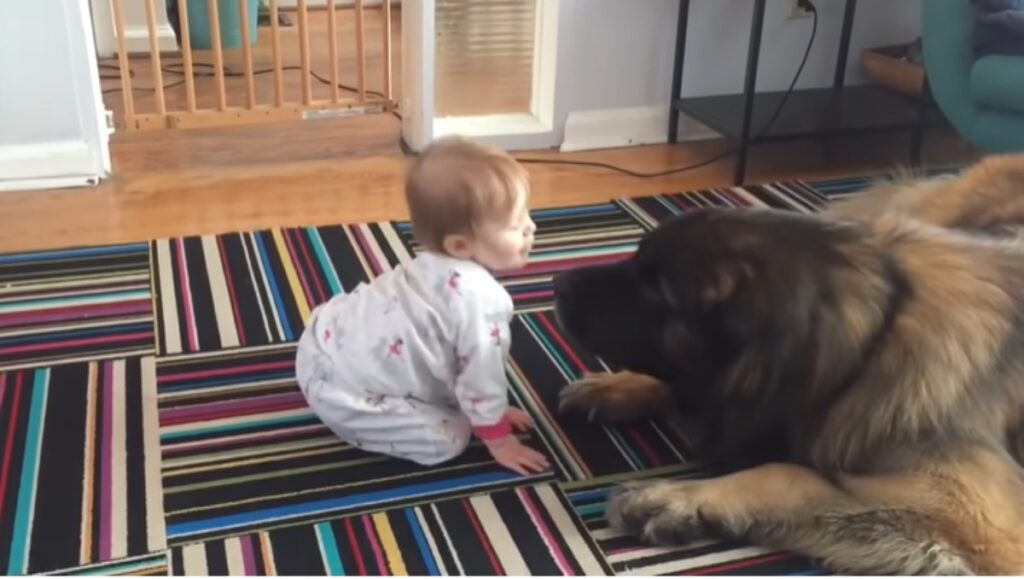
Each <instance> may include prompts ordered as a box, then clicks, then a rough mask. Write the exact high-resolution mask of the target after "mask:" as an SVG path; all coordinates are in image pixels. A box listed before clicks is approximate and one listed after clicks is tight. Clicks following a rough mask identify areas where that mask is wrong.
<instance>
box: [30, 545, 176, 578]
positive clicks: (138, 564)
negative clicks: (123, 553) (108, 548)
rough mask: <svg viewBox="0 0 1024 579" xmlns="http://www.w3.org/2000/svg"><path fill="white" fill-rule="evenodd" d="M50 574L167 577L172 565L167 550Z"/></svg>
mask: <svg viewBox="0 0 1024 579" xmlns="http://www.w3.org/2000/svg"><path fill="white" fill-rule="evenodd" d="M47 574H48V575H61V576H68V577H84V576H101V577H139V576H148V577H167V576H168V575H170V567H168V564H167V552H166V551H164V552H160V553H155V554H152V555H144V556H142V557H129V558H126V559H118V560H116V561H112V562H109V563H100V564H98V565H87V566H85V567H76V568H74V569H68V570H64V569H62V570H59V571H54V572H52V573H47Z"/></svg>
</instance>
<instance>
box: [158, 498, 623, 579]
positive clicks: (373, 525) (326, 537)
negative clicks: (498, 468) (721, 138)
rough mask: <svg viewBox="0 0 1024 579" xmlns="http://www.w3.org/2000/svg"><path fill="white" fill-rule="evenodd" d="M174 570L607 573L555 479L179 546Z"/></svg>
mask: <svg viewBox="0 0 1024 579" xmlns="http://www.w3.org/2000/svg"><path fill="white" fill-rule="evenodd" d="M171 561H172V563H171V566H172V571H173V572H174V573H175V574H177V575H193V576H196V575H246V576H250V575H378V576H380V575H414V576H425V575H430V576H435V575H477V576H480V575H484V576H491V575H519V576H547V575H607V574H609V571H610V569H608V567H606V565H605V564H604V562H603V559H602V558H601V556H600V555H599V554H598V553H597V549H596V545H595V544H594V542H593V540H592V539H591V538H590V537H589V536H588V535H587V533H586V532H585V529H584V527H583V525H582V523H581V522H580V521H579V520H578V519H577V518H576V517H575V516H573V514H572V508H571V507H570V505H569V503H568V501H567V500H566V499H565V497H564V495H562V493H561V491H560V490H559V489H558V488H557V487H556V486H554V485H550V484H545V485H538V486H535V487H531V488H519V489H510V490H504V491H498V492H495V493H491V494H488V495H478V496H473V497H466V498H458V499H449V500H444V501H439V502H435V503H431V504H427V505H420V506H415V507H406V508H398V509H393V510H387V511H381V512H375V513H372V514H365V515H359V516H352V517H347V518H342V519H334V520H327V521H323V522H320V523H316V524H311V525H303V526H298V527H289V528H283V529H276V530H271V531H264V532H258V533H251V534H245V535H240V536H235V537H230V538H228V539H224V540H218V541H211V542H207V543H199V544H192V545H186V546H183V547H178V548H175V549H173V551H172V553H171Z"/></svg>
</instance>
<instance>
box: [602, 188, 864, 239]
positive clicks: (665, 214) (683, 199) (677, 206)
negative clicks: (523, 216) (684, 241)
mask: <svg viewBox="0 0 1024 579" xmlns="http://www.w3.org/2000/svg"><path fill="white" fill-rule="evenodd" d="M862 186H863V185H862ZM828 201H829V199H828V197H826V196H825V195H824V194H822V193H821V192H819V191H818V190H816V189H815V188H813V187H811V186H810V185H808V184H806V183H803V182H800V181H789V182H785V183H767V184H764V185H747V186H745V187H725V188H721V189H705V190H702V191H689V192H687V193H672V194H665V195H653V196H649V197H635V198H632V199H622V200H620V201H619V205H620V206H621V207H622V208H623V209H624V210H625V211H627V212H629V213H630V214H631V215H633V216H634V217H636V218H637V220H639V221H640V222H642V223H644V224H645V225H646V226H647V227H648V228H654V227H655V226H657V225H658V224H659V223H661V222H663V221H665V220H666V219H670V218H672V217H675V216H677V215H682V214H683V213H685V212H687V211H692V210H695V209H728V208H762V209H763V208H771V209H782V210H787V211H796V212H799V213H814V212H817V211H820V210H821V208H822V207H824V206H825V204H826V203H828Z"/></svg>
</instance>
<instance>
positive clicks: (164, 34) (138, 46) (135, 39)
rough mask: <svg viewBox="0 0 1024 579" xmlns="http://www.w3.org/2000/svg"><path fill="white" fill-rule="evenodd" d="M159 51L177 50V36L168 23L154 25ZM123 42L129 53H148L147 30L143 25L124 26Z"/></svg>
mask: <svg viewBox="0 0 1024 579" xmlns="http://www.w3.org/2000/svg"><path fill="white" fill-rule="evenodd" d="M156 33H157V39H158V41H159V43H160V44H159V46H160V52H174V51H175V50H178V37H177V36H175V35H174V29H173V28H171V25H170V24H158V25H157V27H156ZM124 43H125V47H126V49H127V50H128V53H129V54H138V53H143V54H149V30H148V29H147V28H146V27H145V26H126V27H125V29H124Z"/></svg>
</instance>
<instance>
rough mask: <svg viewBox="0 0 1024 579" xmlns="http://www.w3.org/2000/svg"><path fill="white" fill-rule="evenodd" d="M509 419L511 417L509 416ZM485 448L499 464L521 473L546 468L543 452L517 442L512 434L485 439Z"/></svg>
mask: <svg viewBox="0 0 1024 579" xmlns="http://www.w3.org/2000/svg"><path fill="white" fill-rule="evenodd" d="M509 418H510V419H511V417H509ZM484 444H485V445H487V450H490V451H491V456H493V457H494V460H496V461H497V462H498V464H500V465H501V466H503V467H505V468H509V469H512V470H514V471H516V472H517V473H519V474H521V475H524V476H525V475H528V474H530V473H531V472H534V473H537V472H543V471H545V470H547V469H548V459H547V457H545V456H544V455H543V454H541V453H539V452H537V451H536V450H534V449H532V448H530V447H529V446H526V445H524V444H523V443H521V442H519V439H518V438H516V437H515V436H513V435H511V434H510V435H508V436H506V437H504V438H498V439H496V440H485V441H484Z"/></svg>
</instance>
